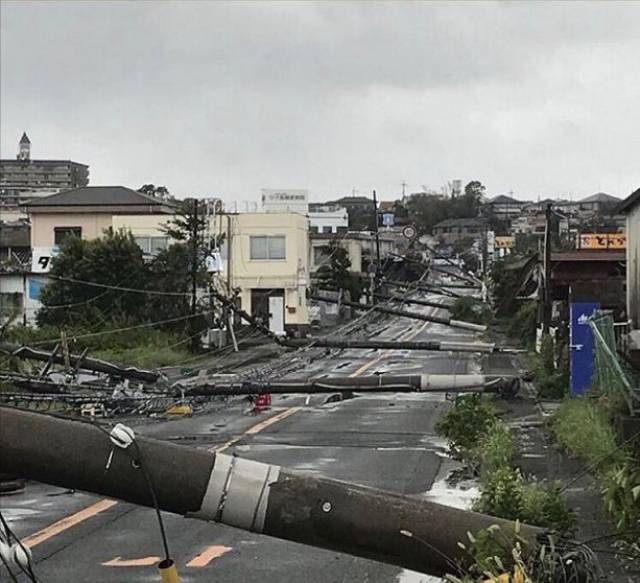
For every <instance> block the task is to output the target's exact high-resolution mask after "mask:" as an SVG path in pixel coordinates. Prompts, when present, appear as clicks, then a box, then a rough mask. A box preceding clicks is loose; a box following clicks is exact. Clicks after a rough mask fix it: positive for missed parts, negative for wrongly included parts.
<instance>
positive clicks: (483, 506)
mask: <svg viewBox="0 0 640 583" xmlns="http://www.w3.org/2000/svg"><path fill="white" fill-rule="evenodd" d="M473 509H474V510H475V511H476V512H483V513H485V514H490V515H492V516H498V517H500V518H506V519H509V520H520V521H522V522H525V523H527V524H533V525H535V526H542V527H544V528H549V529H551V530H554V531H556V532H559V533H561V534H563V535H567V534H570V533H571V532H572V531H573V529H574V528H575V522H576V520H575V514H574V512H573V511H572V510H571V509H570V508H569V505H568V504H567V500H566V498H565V497H564V495H563V494H562V491H561V489H560V488H559V487H558V486H557V485H549V484H537V483H536V484H527V483H526V482H525V481H524V478H523V477H522V474H521V473H520V472H519V470H517V469H513V468H510V467H508V466H503V467H501V468H498V469H496V470H495V471H493V472H491V473H490V474H487V476H486V478H485V479H484V481H483V488H482V492H481V494H480V496H479V498H477V499H476V500H475V502H474V504H473Z"/></svg>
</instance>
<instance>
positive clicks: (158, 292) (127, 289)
mask: <svg viewBox="0 0 640 583" xmlns="http://www.w3.org/2000/svg"><path fill="white" fill-rule="evenodd" d="M44 277H45V278H47V279H57V280H60V281H68V282H70V283H77V284H79V285H87V286H92V287H100V288H103V289H109V290H118V291H124V292H130V293H138V294H149V295H159V296H173V297H176V296H180V297H184V296H189V295H190V293H189V292H168V291H162V290H148V289H140V288H133V287H122V286H118V285H109V284H106V283H96V282H93V281H84V280H81V279H75V278H72V277H62V276H59V275H46V276H44Z"/></svg>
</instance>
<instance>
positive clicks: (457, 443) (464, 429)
mask: <svg viewBox="0 0 640 583" xmlns="http://www.w3.org/2000/svg"><path fill="white" fill-rule="evenodd" d="M496 420H497V416H496V410H495V408H494V407H493V406H492V405H491V403H490V402H489V401H487V400H486V399H483V398H482V396H481V395H478V394H470V395H461V396H459V397H458V398H457V399H456V402H455V404H454V406H453V407H452V408H451V409H450V410H449V411H447V413H446V414H445V415H444V416H443V417H442V418H441V419H440V420H439V421H438V423H437V424H436V431H437V432H438V433H439V434H440V435H442V436H443V437H446V438H447V440H448V442H449V451H450V453H451V455H452V456H453V457H454V458H456V459H464V458H466V457H468V455H469V452H470V451H471V450H472V449H473V447H474V446H475V445H476V444H477V443H478V440H479V439H480V436H481V435H483V434H484V433H485V432H486V431H487V430H488V429H489V427H491V426H492V425H493V424H494V423H495V422H496Z"/></svg>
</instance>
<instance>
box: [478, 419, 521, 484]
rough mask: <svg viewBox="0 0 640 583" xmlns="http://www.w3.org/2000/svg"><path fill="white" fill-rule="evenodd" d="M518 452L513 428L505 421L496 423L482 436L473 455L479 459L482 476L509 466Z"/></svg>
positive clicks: (479, 469)
mask: <svg viewBox="0 0 640 583" xmlns="http://www.w3.org/2000/svg"><path fill="white" fill-rule="evenodd" d="M516 453H517V448H516V441H515V439H514V437H513V433H512V432H511V430H510V429H509V428H508V427H507V426H506V425H504V424H503V423H494V424H493V425H491V426H490V427H489V429H488V431H487V432H486V433H485V434H484V435H482V436H480V440H479V443H478V445H477V446H476V447H475V448H474V449H473V452H472V457H473V458H474V459H476V460H477V464H478V466H479V468H478V471H479V473H480V475H481V477H484V476H487V475H488V474H490V473H492V472H494V471H496V470H497V469H499V468H501V467H508V466H510V465H511V462H512V461H513V459H514V458H515V456H516Z"/></svg>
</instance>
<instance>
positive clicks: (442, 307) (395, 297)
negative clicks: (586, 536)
mask: <svg viewBox="0 0 640 583" xmlns="http://www.w3.org/2000/svg"><path fill="white" fill-rule="evenodd" d="M376 297H377V298H379V299H381V300H385V301H393V302H400V303H402V304H415V305H416V306H428V307H430V308H438V309H440V310H451V306H450V305H449V304H443V303H440V302H436V301H434V300H425V299H422V298H405V297H404V296H401V295H397V294H391V295H386V294H376ZM443 299H444V298H443Z"/></svg>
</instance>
